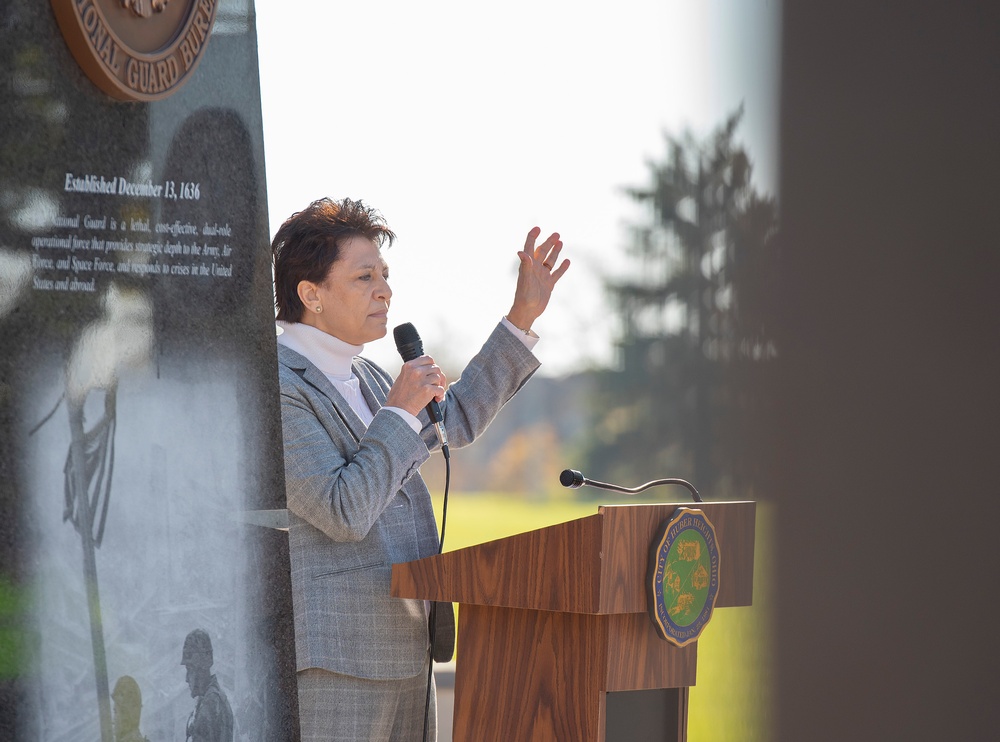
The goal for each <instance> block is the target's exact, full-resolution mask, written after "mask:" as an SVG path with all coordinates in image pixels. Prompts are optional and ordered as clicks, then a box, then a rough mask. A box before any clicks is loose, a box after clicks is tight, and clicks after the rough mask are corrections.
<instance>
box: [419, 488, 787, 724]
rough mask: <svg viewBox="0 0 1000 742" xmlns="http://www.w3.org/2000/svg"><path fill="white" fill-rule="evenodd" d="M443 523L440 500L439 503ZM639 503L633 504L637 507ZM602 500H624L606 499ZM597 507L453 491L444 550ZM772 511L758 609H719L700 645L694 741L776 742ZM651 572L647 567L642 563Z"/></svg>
mask: <svg viewBox="0 0 1000 742" xmlns="http://www.w3.org/2000/svg"><path fill="white" fill-rule="evenodd" d="M435 500H436V501H435V507H436V509H437V511H438V521H439V522H440V518H441V512H440V507H441V501H440V500H441V498H440V497H437V498H435ZM635 501H636V500H634V499H632V500H628V502H635ZM601 502H607V503H611V502H614V503H620V502H622V501H621V500H613V499H610V498H609V499H606V500H602V501H601ZM597 507H598V502H596V501H593V500H591V501H586V500H583V499H581V498H580V497H579V496H576V495H574V494H572V493H560V495H559V496H553V497H550V498H548V499H545V500H529V499H525V498H522V497H520V496H510V495H503V494H479V493H477V494H464V493H452V495H451V497H450V498H449V503H448V521H447V524H446V530H445V550H446V551H454V550H455V549H461V548H463V547H466V546H472V545H474V544H479V543H483V542H484V541H491V540H493V539H497V538H503V537H505V536H511V535H513V534H516V533H521V532H523V531H530V530H534V529H536V528H542V527H544V526H549V525H554V524H556V523H562V522H564V521H567V520H573V519H574V518H581V517H583V516H586V515H593V514H594V513H596V512H597ZM770 521H771V514H770V510H769V509H768V508H767V507H766V506H763V505H760V504H758V507H757V529H756V549H755V553H754V605H753V606H752V607H749V608H724V609H720V610H718V611H716V612H715V613H714V614H713V616H712V621H711V622H710V623H709V624H708V626H707V627H706V628H705V631H704V633H703V634H702V636H701V638H700V639H699V641H698V684H697V685H696V686H695V687H694V688H692V689H691V706H690V716H689V720H688V740H689V742H718V741H719V740H722V741H727V740H738V741H739V742H766V740H768V739H770V738H771V734H770V728H769V722H770V718H771V715H770V709H771V703H772V696H771V683H770V651H769V646H770V645H769V634H768V627H769V626H770V623H771V622H770V620H769V619H768V615H769V603H770V601H769V587H770V579H769V575H770V565H771V553H770V551H769V549H768V548H767V547H768V545H769V544H770V543H771V540H770V537H769V534H770V531H771V528H770ZM642 569H645V566H644V565H643V566H642Z"/></svg>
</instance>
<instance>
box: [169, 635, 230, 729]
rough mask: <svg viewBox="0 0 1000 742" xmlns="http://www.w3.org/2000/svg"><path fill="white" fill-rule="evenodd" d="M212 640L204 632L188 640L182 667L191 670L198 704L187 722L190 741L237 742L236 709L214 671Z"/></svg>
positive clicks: (191, 685)
mask: <svg viewBox="0 0 1000 742" xmlns="http://www.w3.org/2000/svg"><path fill="white" fill-rule="evenodd" d="M213 661H214V660H213V657H212V640H211V639H210V638H209V636H208V634H207V633H206V632H205V631H203V630H202V629H195V630H194V631H192V632H191V633H190V634H188V635H187V638H186V639H184V651H183V653H182V655H181V664H182V665H184V666H185V667H186V668H187V684H188V687H189V688H190V689H191V697H192V698H197V699H198V704H197V705H196V706H195V709H194V711H192V712H191V716H190V718H189V719H188V723H187V739H188V740H189V742H233V710H232V709H231V708H230V707H229V700H228V699H227V698H226V694H225V693H223V692H222V688H220V687H219V681H218V680H217V679H216V677H215V675H213V674H212V673H211V671H210V668H211V667H212V662H213Z"/></svg>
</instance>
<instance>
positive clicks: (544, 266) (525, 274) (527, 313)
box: [507, 227, 569, 330]
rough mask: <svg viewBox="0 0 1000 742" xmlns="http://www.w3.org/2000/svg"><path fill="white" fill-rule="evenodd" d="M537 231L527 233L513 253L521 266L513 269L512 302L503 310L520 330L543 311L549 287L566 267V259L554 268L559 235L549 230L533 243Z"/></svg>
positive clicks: (559, 245)
mask: <svg viewBox="0 0 1000 742" xmlns="http://www.w3.org/2000/svg"><path fill="white" fill-rule="evenodd" d="M541 232H542V230H540V229H539V228H538V227H534V228H533V229H532V230H531V231H530V232H528V237H527V238H526V239H525V241H524V249H523V250H519V251H518V253H517V257H518V258H519V259H520V261H521V265H520V266H519V267H518V271H517V288H516V289H515V290H514V303H513V304H512V305H511V308H510V312H508V313H507V319H508V320H510V322H511V324H513V325H514V326H515V327H518V328H520V329H522V330H528V329H530V328H531V325H532V323H533V322H534V321H535V320H536V319H538V317H540V316H541V314H542V312H544V311H545V307H546V306H548V303H549V298H550V297H551V296H552V289H553V287H554V286H555V285H556V282H557V281H558V280H559V279H560V278H562V276H563V274H564V273H565V272H566V271H567V270H568V269H569V260H563V261H562V263H560V264H559V265H558V267H557V265H556V263H557V261H558V260H559V253H560V252H562V247H563V243H562V240H560V239H559V234H558V233H556V232H553V233H552V234H551V235H549V237H548V239H546V240H545V241H544V242H542V243H541V244H540V245H537V246H536V245H535V241H536V240H537V239H538V236H539V235H540V234H541Z"/></svg>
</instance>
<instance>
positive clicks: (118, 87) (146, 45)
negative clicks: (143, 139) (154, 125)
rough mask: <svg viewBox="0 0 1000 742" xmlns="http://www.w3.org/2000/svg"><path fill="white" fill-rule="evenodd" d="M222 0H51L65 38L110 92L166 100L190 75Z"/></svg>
mask: <svg viewBox="0 0 1000 742" xmlns="http://www.w3.org/2000/svg"><path fill="white" fill-rule="evenodd" d="M217 7H218V0H52V9H53V10H54V11H55V15H56V20H57V21H58V22H59V28H60V29H61V30H62V34H63V38H64V39H66V44H67V45H68V46H69V48H70V51H71V52H72V53H73V56H74V57H75V58H76V61H77V63H78V64H79V65H80V67H81V68H82V69H83V71H84V72H85V73H86V74H87V77H89V78H90V79H91V81H92V82H93V83H94V84H95V85H97V87H99V88H100V89H101V90H103V91H104V92H105V93H107V94H108V95H110V96H111V97H112V98H117V99H118V100H125V101H154V100H162V99H163V98H166V97H167V96H169V95H172V94H173V93H175V92H177V90H179V89H180V88H181V86H182V85H184V83H185V82H187V80H188V79H189V78H190V77H191V74H192V73H193V72H194V70H195V68H196V67H197V66H198V62H200V61H201V58H202V56H203V55H204V53H205V47H206V46H207V45H208V37H209V35H210V33H211V30H212V23H213V22H214V21H215V11H216V9H217Z"/></svg>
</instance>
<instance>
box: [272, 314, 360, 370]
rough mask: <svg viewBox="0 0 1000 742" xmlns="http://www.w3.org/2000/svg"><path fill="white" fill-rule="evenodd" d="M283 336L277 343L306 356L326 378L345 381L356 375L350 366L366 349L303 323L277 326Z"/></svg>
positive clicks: (287, 323)
mask: <svg viewBox="0 0 1000 742" xmlns="http://www.w3.org/2000/svg"><path fill="white" fill-rule="evenodd" d="M276 324H277V325H278V328H279V329H280V330H281V332H280V333H279V334H278V342H279V343H280V344H281V345H284V346H285V347H286V348H288V349H289V350H294V351H295V352H296V353H298V354H299V355H302V356H305V357H306V359H308V360H309V361H310V362H311V363H312V364H313V365H314V366H316V368H318V369H319V370H320V371H322V372H323V373H324V374H326V375H327V376H331V377H333V378H335V379H340V380H342V381H346V380H347V379H350V378H351V375H352V374H353V373H354V371H353V369H352V368H351V364H352V362H353V361H354V357H355V356H358V355H361V352H362V351H363V350H364V349H365V346H363V345H351V344H350V343H345V342H344V341H343V340H340V339H339V338H335V337H334V336H333V335H328V334H327V333H325V332H323V331H322V330H318V329H316V328H315V327H313V326H311V325H305V324H302V323H301V322H281V321H278V322H277V323H276Z"/></svg>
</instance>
